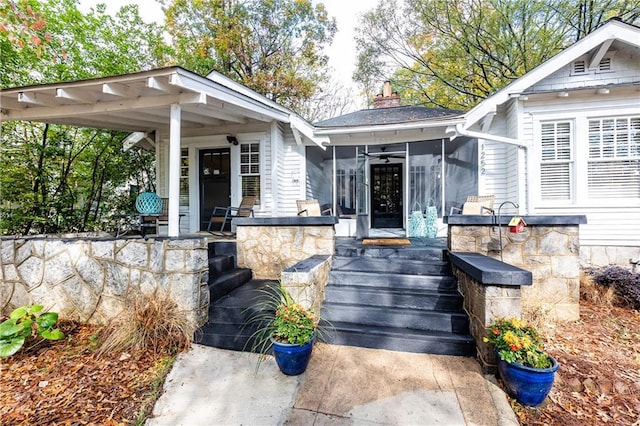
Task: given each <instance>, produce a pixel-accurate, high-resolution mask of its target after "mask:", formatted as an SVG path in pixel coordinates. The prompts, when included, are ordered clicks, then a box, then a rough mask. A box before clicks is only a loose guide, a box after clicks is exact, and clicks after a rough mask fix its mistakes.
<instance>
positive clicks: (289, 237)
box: [234, 216, 335, 279]
mask: <svg viewBox="0 0 640 426" xmlns="http://www.w3.org/2000/svg"><path fill="white" fill-rule="evenodd" d="M328 219H331V221H329V220H328ZM325 222H326V223H325ZM234 223H235V224H236V225H237V228H236V244H237V254H238V266H239V267H242V268H250V269H251V270H252V271H253V276H254V278H258V279H278V278H280V274H281V273H282V271H284V270H285V269H287V268H289V267H291V266H293V265H295V264H296V263H298V262H300V261H301V260H304V259H307V258H309V257H311V256H314V255H317V254H320V255H330V256H331V255H333V253H334V252H335V231H334V227H333V225H334V224H335V218H332V217H326V216H322V217H318V218H313V217H308V218H306V217H305V218H242V220H237V222H236V220H234Z"/></svg>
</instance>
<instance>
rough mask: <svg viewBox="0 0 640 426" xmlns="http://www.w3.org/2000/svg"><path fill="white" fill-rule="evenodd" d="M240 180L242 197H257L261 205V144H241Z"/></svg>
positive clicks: (257, 202)
mask: <svg viewBox="0 0 640 426" xmlns="http://www.w3.org/2000/svg"><path fill="white" fill-rule="evenodd" d="M240 178H241V191H242V196H243V197H247V196H256V204H260V144H259V143H243V144H240Z"/></svg>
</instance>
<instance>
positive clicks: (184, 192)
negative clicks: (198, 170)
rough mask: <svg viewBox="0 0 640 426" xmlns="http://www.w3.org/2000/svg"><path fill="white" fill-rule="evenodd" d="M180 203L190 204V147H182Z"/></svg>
mask: <svg viewBox="0 0 640 426" xmlns="http://www.w3.org/2000/svg"><path fill="white" fill-rule="evenodd" d="M180 205H181V206H189V149H188V148H181V149H180Z"/></svg>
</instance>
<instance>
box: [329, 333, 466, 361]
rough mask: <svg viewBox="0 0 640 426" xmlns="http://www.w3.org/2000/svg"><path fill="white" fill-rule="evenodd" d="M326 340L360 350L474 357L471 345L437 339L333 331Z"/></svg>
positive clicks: (399, 334)
mask: <svg viewBox="0 0 640 426" xmlns="http://www.w3.org/2000/svg"><path fill="white" fill-rule="evenodd" d="M327 340H328V343H331V344H334V345H347V346H357V347H361V348H372V349H386V350H391V351H402V352H414V353H428V354H435V355H454V356H474V355H475V345H474V344H473V343H465V342H455V341H447V340H443V339H439V338H430V337H428V336H425V337H423V338H420V339H417V338H415V337H414V336H411V337H405V336H404V335H402V334H401V333H398V334H396V335H385V336H382V337H381V336H379V335H375V334H367V333H359V332H345V331H341V330H335V332H334V333H333V334H332V335H331V336H330V337H329V338H328V339H327Z"/></svg>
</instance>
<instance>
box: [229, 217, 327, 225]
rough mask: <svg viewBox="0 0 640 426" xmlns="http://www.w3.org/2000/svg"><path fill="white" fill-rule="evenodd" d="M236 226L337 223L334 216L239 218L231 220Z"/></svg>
mask: <svg viewBox="0 0 640 426" xmlns="http://www.w3.org/2000/svg"><path fill="white" fill-rule="evenodd" d="M233 223H234V224H235V225H236V226H333V225H335V224H336V223H338V218H337V217H335V216H308V217H303V216H283V217H239V218H236V219H233Z"/></svg>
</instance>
